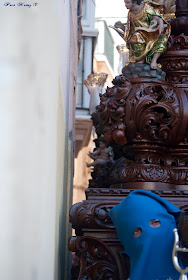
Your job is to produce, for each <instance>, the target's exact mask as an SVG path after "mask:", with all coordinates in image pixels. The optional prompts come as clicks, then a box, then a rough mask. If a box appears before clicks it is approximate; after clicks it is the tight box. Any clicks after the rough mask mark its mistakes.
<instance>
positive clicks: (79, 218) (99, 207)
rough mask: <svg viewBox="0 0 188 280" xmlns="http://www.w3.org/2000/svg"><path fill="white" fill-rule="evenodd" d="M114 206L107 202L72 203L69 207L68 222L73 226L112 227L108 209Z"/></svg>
mask: <svg viewBox="0 0 188 280" xmlns="http://www.w3.org/2000/svg"><path fill="white" fill-rule="evenodd" d="M113 206H114V204H112V205H109V203H105V202H104V203H93V204H92V203H91V202H88V201H85V202H80V203H76V204H74V205H73V206H72V207H71V209H70V222H71V223H72V226H73V228H96V227H99V228H114V226H113V224H112V221H111V219H110V217H109V215H108V211H109V210H110V209H111V208H112V207H113Z"/></svg>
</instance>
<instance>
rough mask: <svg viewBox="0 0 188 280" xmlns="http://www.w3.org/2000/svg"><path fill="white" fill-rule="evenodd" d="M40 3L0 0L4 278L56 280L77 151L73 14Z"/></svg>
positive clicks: (51, 2)
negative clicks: (73, 129)
mask: <svg viewBox="0 0 188 280" xmlns="http://www.w3.org/2000/svg"><path fill="white" fill-rule="evenodd" d="M12 2H13V3H16V0H13V1H12ZM28 2H29V1H28ZM30 2H33V1H30ZM37 2H38V3H39V4H38V6H37V7H31V8H26V7H5V6H3V3H4V2H2V1H1V3H0V34H1V43H0V131H1V133H0V135H1V136H0V139H1V141H0V143H1V144H0V229H1V230H0V277H1V279H2V280H22V279H23V280H52V279H57V278H58V272H57V270H58V262H59V260H58V247H59V230H60V228H59V220H60V219H61V218H63V219H67V214H66V215H65V216H64V215H63V213H62V209H65V206H64V205H63V199H64V200H67V196H68V195H69V194H68V193H67V191H66V189H67V188H68V191H69V189H70V186H69V187H68V186H65V185H64V183H65V182H68V183H69V185H70V184H71V178H69V180H68V179H66V176H67V173H65V172H64V168H65V165H64V162H66V165H67V160H68V158H70V157H71V148H72V147H71V143H69V142H71V140H69V139H68V133H69V132H70V131H71V127H72V125H73V121H72V119H73V110H72V112H71V118H69V117H68V113H70V109H71V104H72V106H73V105H74V104H73V102H71V103H70V99H72V101H73V100H74V97H72V94H73V89H72V88H73V86H72V83H70V80H71V79H72V80H73V78H74V77H73V75H72V77H71V75H70V68H71V67H70V66H69V61H70V56H71V55H73V56H74V53H73V52H72V53H71V52H70V37H71V36H72V31H71V32H70V22H71V17H74V16H75V14H74V12H75V9H74V8H71V7H70V2H69V0H63V1H60V0H59V1H55V0H45V1H39V0H38V1H37ZM62 24H63V25H62ZM73 26H74V23H73ZM65 28H66V30H64V29H65ZM74 28H76V27H75V26H74ZM63 32H64V33H63ZM70 34H71V36H70ZM75 40H76V37H75V39H73V41H75ZM62 46H64V48H63V47H62ZM62 50H63V54H62ZM74 52H75V53H76V48H74ZM76 59H77V55H75V63H76ZM62 60H63V61H62ZM71 90H72V91H71ZM69 96H70V97H71V98H69ZM70 119H71V121H70ZM68 143H69V150H70V152H69V153H67V152H65V151H66V150H67V149H68V148H67V145H68ZM65 157H66V158H65ZM70 160H71V159H70ZM70 166H71V164H70ZM67 212H68V210H67ZM61 222H62V223H64V225H65V226H64V229H63V228H62V229H61V231H62V232H63V231H64V232H65V231H67V221H66V220H64V221H61ZM64 258H65V256H64ZM65 259H66V258H65ZM67 265H68V264H67ZM67 269H68V268H67ZM63 279H64V280H66V279H65V278H63Z"/></svg>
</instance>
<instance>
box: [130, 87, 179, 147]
mask: <svg viewBox="0 0 188 280" xmlns="http://www.w3.org/2000/svg"><path fill="white" fill-rule="evenodd" d="M128 102H129V104H130V107H131V109H130V110H131V115H132V116H131V118H130V120H127V126H128V125H129V126H135V128H136V129H137V130H136V138H137V139H138V140H141V139H150V140H153V141H158V140H159V141H162V142H168V143H169V142H172V141H174V140H175V139H174V136H175V134H176V130H177V123H178V121H179V118H180V114H179V103H178V98H177V94H176V93H175V91H174V90H173V89H172V88H169V87H167V86H161V85H154V86H149V87H145V88H144V89H143V90H142V91H138V92H135V94H133V95H132V97H131V98H130V99H129V101H128ZM129 130H131V127H130V129H129Z"/></svg>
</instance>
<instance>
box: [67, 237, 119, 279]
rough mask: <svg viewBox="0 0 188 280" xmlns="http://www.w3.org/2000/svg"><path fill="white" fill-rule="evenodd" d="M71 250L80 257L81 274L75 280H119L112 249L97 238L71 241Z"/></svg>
mask: <svg viewBox="0 0 188 280" xmlns="http://www.w3.org/2000/svg"><path fill="white" fill-rule="evenodd" d="M69 250H70V251H72V252H76V255H77V256H78V257H79V261H80V262H79V265H78V267H79V273H78V275H77V277H76V278H75V280H118V279H119V271H118V266H117V262H116V259H115V257H114V255H113V253H112V251H111V249H110V248H109V247H108V246H107V245H106V244H104V242H102V241H101V240H99V239H98V238H95V237H88V236H81V237H71V238H70V239H69Z"/></svg>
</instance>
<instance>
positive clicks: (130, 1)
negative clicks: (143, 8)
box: [124, 0, 143, 9]
mask: <svg viewBox="0 0 188 280" xmlns="http://www.w3.org/2000/svg"><path fill="white" fill-rule="evenodd" d="M142 1H143V0H124V2H125V6H126V8H127V9H131V8H132V7H133V5H134V4H137V5H140V4H141V3H142Z"/></svg>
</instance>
